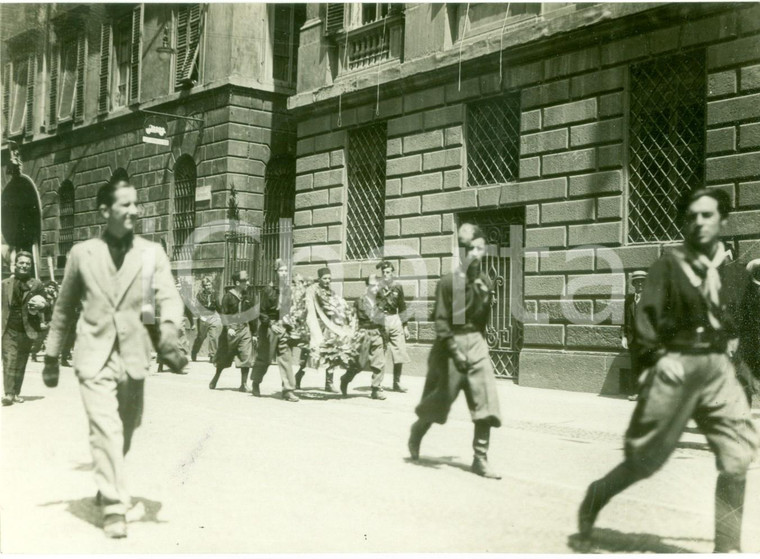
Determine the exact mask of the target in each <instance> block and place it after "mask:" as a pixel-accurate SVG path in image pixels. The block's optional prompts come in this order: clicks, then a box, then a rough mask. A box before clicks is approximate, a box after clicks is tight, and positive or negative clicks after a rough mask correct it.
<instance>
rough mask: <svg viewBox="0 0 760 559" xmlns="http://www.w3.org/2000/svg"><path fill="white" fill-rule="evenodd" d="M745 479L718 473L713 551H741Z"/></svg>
mask: <svg viewBox="0 0 760 559" xmlns="http://www.w3.org/2000/svg"><path fill="white" fill-rule="evenodd" d="M746 486H747V480H746V479H736V478H732V477H730V476H727V475H726V474H720V475H718V483H717V484H716V485H715V553H734V552H736V553H741V543H742V515H743V513H744V491H745V489H746Z"/></svg>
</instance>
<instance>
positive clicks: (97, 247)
mask: <svg viewBox="0 0 760 559" xmlns="http://www.w3.org/2000/svg"><path fill="white" fill-rule="evenodd" d="M80 301H81V302H82V311H81V314H80V317H79V320H78V322H77V325H76V329H77V330H76V332H77V338H76V345H75V347H74V362H73V365H74V370H75V371H76V373H77V375H78V376H79V377H80V378H84V379H87V378H92V377H94V376H95V375H96V374H97V373H98V372H99V371H100V370H101V369H102V368H103V366H104V365H105V364H106V362H107V361H108V357H109V355H110V354H111V350H112V349H113V347H114V342H116V341H117V340H118V343H119V352H120V354H121V357H122V359H123V360H124V362H125V364H126V368H127V373H128V374H129V376H130V377H132V378H134V379H142V378H145V375H146V374H147V372H148V367H149V365H150V355H151V349H152V347H153V346H152V343H151V340H150V336H149V335H148V332H147V329H146V328H145V325H144V324H143V321H142V311H143V310H144V309H145V310H152V311H153V313H154V314H155V315H160V317H161V318H160V321H161V322H162V323H163V322H172V323H173V324H174V325H175V326H176V327H177V328H178V329H179V328H181V326H182V317H183V310H184V305H183V303H182V299H181V297H180V296H179V293H178V292H177V289H176V287H174V279H173V278H172V275H171V270H170V266H169V259H168V258H167V256H166V253H165V252H164V251H163V249H162V248H161V245H159V244H157V243H152V242H150V241H147V240H145V239H143V238H141V237H138V236H137V235H135V237H134V241H133V243H132V248H131V249H130V250H129V251H128V252H127V254H126V255H125V257H124V262H123V264H122V266H121V268H120V269H119V270H118V271H117V270H116V266H115V265H114V263H113V260H112V258H111V255H110V253H109V252H108V245H107V244H106V242H105V241H104V240H103V239H102V238H96V239H91V240H89V241H85V242H83V243H78V244H76V245H74V247H73V248H72V249H71V253H70V255H69V258H68V260H67V263H66V270H65V271H64V275H63V284H62V285H61V290H60V293H59V294H58V300H57V301H56V305H55V310H54V312H53V321H52V323H51V325H50V333H49V334H48V338H47V350H46V351H45V353H46V355H50V356H58V355H59V354H60V352H61V344H62V343H63V341H64V339H65V337H66V334H67V332H68V331H69V329H70V328H73V327H74V321H75V319H76V318H75V317H76V313H75V308H76V305H77V303H79V302H80Z"/></svg>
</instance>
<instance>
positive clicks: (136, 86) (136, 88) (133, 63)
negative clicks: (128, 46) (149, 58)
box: [129, 4, 143, 104]
mask: <svg viewBox="0 0 760 559" xmlns="http://www.w3.org/2000/svg"><path fill="white" fill-rule="evenodd" d="M142 23H143V5H142V4H139V5H138V6H137V7H136V8H135V9H133V10H132V52H131V57H130V58H131V60H130V70H129V103H130V104H133V103H139V102H140V62H141V60H142Z"/></svg>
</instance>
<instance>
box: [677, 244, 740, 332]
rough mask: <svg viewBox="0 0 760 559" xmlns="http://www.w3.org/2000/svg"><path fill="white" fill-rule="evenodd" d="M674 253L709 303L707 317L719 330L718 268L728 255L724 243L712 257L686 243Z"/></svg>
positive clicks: (719, 283)
mask: <svg viewBox="0 0 760 559" xmlns="http://www.w3.org/2000/svg"><path fill="white" fill-rule="evenodd" d="M673 254H674V255H675V256H676V258H677V259H678V263H679V264H680V266H681V269H682V270H683V272H684V274H686V277H687V278H688V279H689V282H690V283H691V285H693V286H694V287H696V288H697V289H698V290H699V292H700V293H701V294H702V297H703V298H704V300H705V302H706V303H707V318H708V319H709V321H710V325H711V326H712V327H713V328H714V329H716V330H719V329H720V328H721V324H720V320H718V311H719V309H720V287H721V282H720V274H719V273H718V268H720V266H721V264H723V262H724V261H725V260H726V256H727V254H726V249H725V247H724V246H723V243H718V248H717V250H716V251H715V255H714V256H713V257H712V258H709V257H708V256H706V255H704V254H700V253H698V252H696V251H694V250H692V249H691V248H689V247H687V246H686V245H683V246H680V247H678V248H676V249H674V250H673Z"/></svg>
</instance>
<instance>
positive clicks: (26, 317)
mask: <svg viewBox="0 0 760 559" xmlns="http://www.w3.org/2000/svg"><path fill="white" fill-rule="evenodd" d="M14 281H15V276H11V277H9V278H6V279H4V280H3V284H2V297H3V304H2V309H3V334H5V329H6V328H7V327H8V315H9V313H10V310H11V301H12V299H13V282H14ZM27 285H28V286H29V289H28V290H27V291H26V293H25V294H24V298H23V300H22V302H21V318H22V320H23V321H24V331H25V332H26V335H27V336H29V337H30V338H31V339H33V340H36V339H37V337H38V336H39V335H40V323H41V321H42V320H41V314H37V315H31V314H29V309H28V308H27V303H28V302H29V299H31V298H32V297H34V296H35V295H41V296H43V297H44V296H45V289H44V287H43V286H42V282H41V281H40V280H38V279H35V278H29V279H28V280H27ZM40 312H43V311H40Z"/></svg>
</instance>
